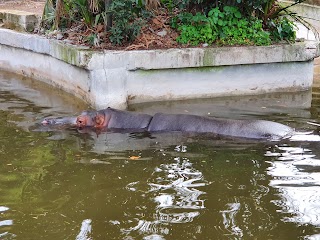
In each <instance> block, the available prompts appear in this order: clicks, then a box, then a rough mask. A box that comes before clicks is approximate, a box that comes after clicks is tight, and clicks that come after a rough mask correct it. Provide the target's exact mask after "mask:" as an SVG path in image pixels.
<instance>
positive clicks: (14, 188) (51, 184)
mask: <svg viewBox="0 0 320 240" xmlns="http://www.w3.org/2000/svg"><path fill="white" fill-rule="evenodd" d="M0 79H1V81H0V89H1V90H0V120H1V122H2V124H1V125H0V132H1V134H0V239H77V240H84V239H126V240H129V239H157V240H158V239H177V240H178V239H320V227H319V226H320V217H319V216H320V210H319V209H320V142H319V141H314V140H313V139H312V138H311V137H310V136H309V135H304V136H303V138H302V139H300V140H299V139H298V140H295V141H291V140H284V141H280V142H268V141H256V140H248V139H234V138H227V137H219V136H210V135H192V134H178V133H163V134H152V135H151V134H147V133H131V134H129V133H128V134H121V133H108V134H106V133H103V134H100V135H97V134H94V133H79V132H77V131H76V130H75V129H55V130H54V131H47V130H48V129H44V128H43V127H41V126H40V125H38V124H37V123H39V122H40V119H42V118H43V117H47V116H66V115H73V114H77V113H79V112H80V111H81V110H82V109H86V108H87V107H88V106H85V104H83V103H81V102H75V101H74V100H72V98H69V97H68V96H66V95H64V94H62V93H59V92H58V93H57V92H54V91H52V89H50V88H48V87H47V86H43V85H41V84H39V83H37V82H34V81H32V80H28V79H21V78H20V77H18V76H15V75H11V74H6V73H0ZM318 92H319V89H317V88H315V89H314V91H313V93H312V92H303V93H295V94H270V95H264V96H253V97H242V98H218V99H211V100H201V101H200V100H199V101H184V102H174V103H173V102H171V103H153V104H144V105H134V106H131V107H130V108H131V110H133V111H138V112H146V113H150V114H153V113H155V112H158V111H160V112H167V113H172V112H175V113H190V114H191V113H192V114H200V115H209V116H217V117H226V118H239V119H266V120H274V121H277V122H280V123H284V124H287V125H290V126H291V127H294V128H296V129H299V130H301V131H314V135H315V136H317V134H318V133H319V127H317V126H314V125H310V124H308V123H307V122H315V123H319V122H320V121H319V111H320V105H319V101H318V100H317V93H318Z"/></svg>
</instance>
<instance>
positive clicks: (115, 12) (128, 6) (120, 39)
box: [109, 0, 148, 45]
mask: <svg viewBox="0 0 320 240" xmlns="http://www.w3.org/2000/svg"><path fill="white" fill-rule="evenodd" d="M135 1H136V0H135ZM138 3H139V2H138ZM110 11H111V12H112V17H113V26H112V27H111V29H110V31H109V32H110V37H109V39H110V41H111V42H112V43H113V44H115V45H121V44H123V43H125V42H132V41H133V40H134V39H135V38H136V37H137V36H138V34H139V33H140V31H141V28H142V26H143V25H144V24H145V23H146V19H147V18H148V13H147V12H146V11H144V9H143V5H142V3H141V4H133V2H132V0H113V2H112V4H111V6H110ZM142 16H143V17H142Z"/></svg>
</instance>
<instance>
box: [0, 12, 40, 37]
mask: <svg viewBox="0 0 320 240" xmlns="http://www.w3.org/2000/svg"><path fill="white" fill-rule="evenodd" d="M40 19H41V16H38V15H36V14H34V13H29V12H24V11H17V10H7V9H5V10H3V9H0V23H2V24H4V25H5V26H6V28H10V29H14V30H18V31H27V32H32V31H33V30H34V29H35V28H36V26H38V24H39V23H40Z"/></svg>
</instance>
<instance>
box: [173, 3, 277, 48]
mask: <svg viewBox="0 0 320 240" xmlns="http://www.w3.org/2000/svg"><path fill="white" fill-rule="evenodd" d="M178 18H179V19H180V21H181V23H182V26H181V27H178V30H179V31H180V36H179V37H178V38H177V41H178V42H180V43H183V44H187V43H188V44H191V45H198V44H199V43H208V44H211V43H213V42H217V43H218V44H222V45H235V44H240V45H252V44H256V45H269V44H270V43H271V40H270V36H269V33H267V32H265V31H264V30H263V29H262V21H261V20H258V19H256V18H253V17H250V18H245V17H243V16H242V14H241V13H240V11H239V9H238V8H236V7H230V6H225V7H224V8H223V11H220V10H219V8H213V9H211V10H210V11H209V12H208V16H205V15H203V14H200V13H197V14H196V15H190V14H182V15H181V16H179V17H178Z"/></svg>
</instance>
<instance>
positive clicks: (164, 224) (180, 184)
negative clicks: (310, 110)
mask: <svg viewBox="0 0 320 240" xmlns="http://www.w3.org/2000/svg"><path fill="white" fill-rule="evenodd" d="M175 151H178V152H187V146H176V148H175ZM135 184H137V183H130V184H129V185H128V186H127V189H128V190H129V191H132V190H134V191H137V190H139V189H138V188H133V187H134V185H135ZM207 184H208V183H207V182H206V181H205V180H204V179H203V175H202V173H201V172H200V171H199V170H197V169H195V168H194V167H192V163H191V162H190V160H189V159H187V158H180V157H175V158H174V161H173V163H169V164H160V166H158V167H156V168H155V169H154V172H153V173H152V178H151V179H149V180H148V185H149V189H148V190H147V191H146V192H144V193H143V195H144V196H145V197H147V198H148V199H150V201H153V202H154V203H155V206H154V210H153V211H154V214H153V216H152V219H145V218H142V219H141V218H138V219H136V220H135V221H134V222H137V223H136V226H134V227H130V228H127V229H122V232H124V233H126V234H128V235H129V234H134V232H135V231H138V232H139V234H142V235H144V234H147V235H149V237H151V236H155V235H154V234H157V237H161V235H167V234H169V231H170V228H169V224H182V223H189V222H192V221H193V220H194V218H195V217H198V216H200V214H201V212H202V211H203V209H205V205H204V200H203V199H202V198H203V197H202V195H205V194H206V193H205V192H203V191H201V190H200V189H199V188H200V187H203V186H205V185H207ZM148 210H149V211H150V210H151V209H148ZM160 239H161V238H160Z"/></svg>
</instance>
